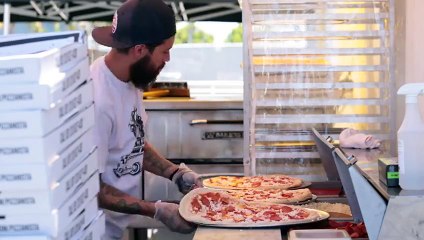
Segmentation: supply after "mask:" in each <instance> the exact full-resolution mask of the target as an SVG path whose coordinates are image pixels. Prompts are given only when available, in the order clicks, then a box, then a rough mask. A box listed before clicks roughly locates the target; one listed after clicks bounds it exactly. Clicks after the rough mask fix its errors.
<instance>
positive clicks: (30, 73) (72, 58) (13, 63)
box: [0, 43, 88, 85]
mask: <svg viewBox="0 0 424 240" xmlns="http://www.w3.org/2000/svg"><path fill="white" fill-rule="evenodd" d="M87 56H88V49H87V44H85V43H71V44H68V45H65V46H63V47H59V48H53V49H49V50H47V51H43V52H38V53H33V54H23V55H7V56H0V66H1V67H0V84H1V85H9V84H12V85H15V84H49V82H50V81H52V80H53V81H57V78H56V77H52V76H57V75H60V74H62V73H66V72H67V71H69V70H70V69H72V67H73V66H75V65H76V64H77V63H78V62H80V61H81V60H82V59H84V58H87Z"/></svg>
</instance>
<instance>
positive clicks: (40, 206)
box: [0, 151, 98, 214]
mask: <svg viewBox="0 0 424 240" xmlns="http://www.w3.org/2000/svg"><path fill="white" fill-rule="evenodd" d="M20 168H22V166H19V167H14V166H8V167H7V168H2V169H0V189H2V191H1V193H0V206H1V205H3V206H2V212H9V213H13V212H15V213H17V214H18V213H19V214H24V213H30V212H34V213H39V212H45V211H49V210H52V209H56V208H59V207H60V206H62V204H63V203H64V202H65V201H66V200H67V199H68V198H69V197H71V196H72V195H73V194H74V192H75V191H76V189H78V187H80V186H81V185H83V184H84V183H85V182H86V181H87V180H88V179H89V178H90V177H91V176H92V175H93V174H94V173H95V172H97V170H98V162H97V151H94V152H92V153H91V154H90V155H89V156H88V157H87V158H85V159H84V160H83V161H82V162H81V163H80V164H79V165H78V167H76V168H75V169H73V170H72V171H71V172H70V173H69V174H67V175H66V176H65V177H64V178H63V179H61V180H60V181H51V180H50V179H49V173H46V172H45V168H43V167H40V165H32V166H28V167H26V168H25V169H22V170H21V169H20ZM2 176H10V179H8V180H9V181H1V180H2V178H1V177H2ZM3 179H4V178H3ZM7 199H10V200H7ZM3 209H4V210H3Z"/></svg>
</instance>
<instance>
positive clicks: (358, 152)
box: [342, 148, 424, 201]
mask: <svg viewBox="0 0 424 240" xmlns="http://www.w3.org/2000/svg"><path fill="white" fill-rule="evenodd" d="M342 150H343V152H345V153H346V154H347V155H353V156H355V157H356V159H357V160H358V161H357V162H356V164H355V166H356V167H357V169H358V170H359V171H360V172H361V174H362V175H363V176H364V177H365V178H366V179H367V180H368V181H369V182H370V183H371V184H372V185H373V187H374V188H375V189H377V191H378V192H379V193H380V194H381V195H382V196H383V197H384V198H385V199H386V200H387V201H388V200H389V198H391V197H396V196H399V194H400V192H401V190H402V189H401V188H399V187H387V186H386V185H385V184H384V183H382V182H381V181H380V180H379V176H378V159H379V158H383V157H390V154H389V153H387V152H386V151H382V150H380V149H371V150H363V149H349V148H342ZM423 194H424V191H423Z"/></svg>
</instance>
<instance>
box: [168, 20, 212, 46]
mask: <svg viewBox="0 0 424 240" xmlns="http://www.w3.org/2000/svg"><path fill="white" fill-rule="evenodd" d="M212 42H213V36H212V35H210V34H207V33H205V32H203V31H202V30H200V29H198V28H196V27H195V26H194V24H193V23H190V24H188V25H187V26H185V27H184V28H182V29H180V30H178V31H177V34H176V36H175V43H177V44H178V43H212Z"/></svg>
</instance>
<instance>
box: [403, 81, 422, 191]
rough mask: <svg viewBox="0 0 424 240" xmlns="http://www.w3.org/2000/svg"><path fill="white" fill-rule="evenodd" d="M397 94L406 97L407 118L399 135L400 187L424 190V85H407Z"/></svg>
mask: <svg viewBox="0 0 424 240" xmlns="http://www.w3.org/2000/svg"><path fill="white" fill-rule="evenodd" d="M397 94H398V95H406V97H405V103H406V107H405V117H404V119H403V122H402V125H401V126H400V128H399V131H398V134H397V141H398V155H399V157H398V160H399V185H400V186H401V187H402V189H405V190H424V121H423V119H422V118H421V114H420V108H419V106H418V96H419V95H421V94H424V83H409V84H405V85H403V86H402V87H401V88H400V89H399V90H398V92H397Z"/></svg>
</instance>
